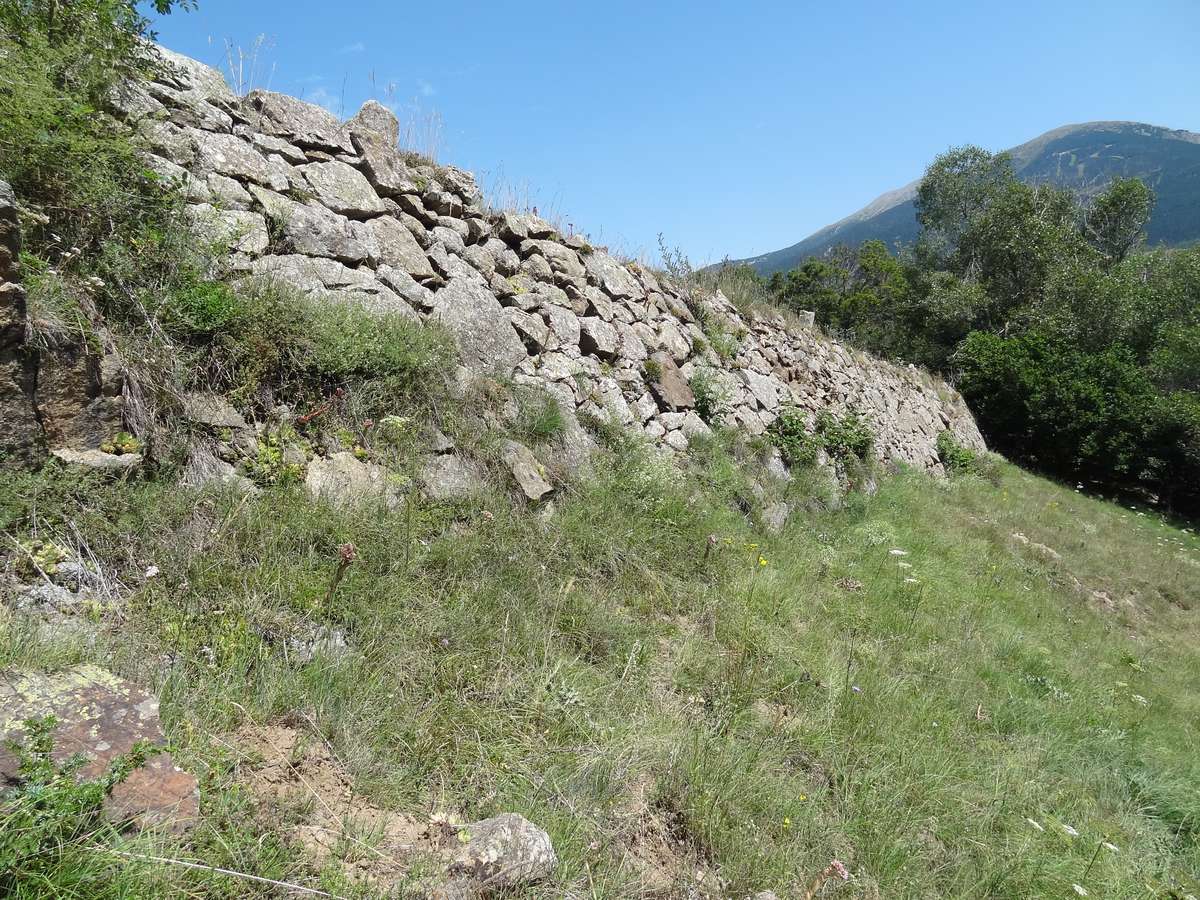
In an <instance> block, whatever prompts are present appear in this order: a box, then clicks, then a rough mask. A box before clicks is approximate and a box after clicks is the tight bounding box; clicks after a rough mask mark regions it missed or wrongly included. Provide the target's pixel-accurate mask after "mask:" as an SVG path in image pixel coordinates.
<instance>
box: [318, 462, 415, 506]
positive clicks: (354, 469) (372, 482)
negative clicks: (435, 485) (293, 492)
mask: <svg viewBox="0 0 1200 900" xmlns="http://www.w3.org/2000/svg"><path fill="white" fill-rule="evenodd" d="M304 486H305V487H306V488H308V493H309V495H310V496H311V497H312V498H313V499H314V500H326V501H328V502H330V503H332V504H334V505H335V506H354V505H357V504H362V503H369V502H372V501H382V502H383V503H384V505H385V506H387V507H388V509H394V508H395V507H396V506H398V505H399V504H400V492H399V490H397V488H396V486H395V485H394V484H392V482H391V481H390V479H389V477H388V471H387V469H385V468H383V466H379V465H376V464H375V463H368V462H363V461H362V460H360V459H357V458H356V457H355V456H354V454H353V453H351V452H349V451H348V450H344V451H342V452H341V453H334V454H333V455H332V456H328V457H325V458H320V457H318V458H317V459H314V460H313V461H312V462H310V463H309V464H308V472H307V473H306V474H305V477H304Z"/></svg>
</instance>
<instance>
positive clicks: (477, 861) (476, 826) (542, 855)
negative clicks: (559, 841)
mask: <svg viewBox="0 0 1200 900" xmlns="http://www.w3.org/2000/svg"><path fill="white" fill-rule="evenodd" d="M458 836H459V839H460V840H461V841H462V842H463V844H462V847H461V848H459V850H458V852H457V853H456V854H455V856H454V860H453V862H451V863H450V866H449V873H450V874H451V875H453V876H459V877H466V878H470V879H471V880H473V881H475V882H477V883H478V884H479V885H480V886H481V887H484V888H486V889H487V890H489V891H496V890H504V889H506V888H516V887H521V886H522V885H527V884H531V883H533V882H536V881H540V880H541V879H543V878H545V877H546V876H548V875H549V874H550V873H551V872H553V871H554V867H555V866H556V865H557V864H558V857H557V856H556V855H555V853H554V847H553V845H552V844H551V843H550V835H548V834H547V833H546V832H545V831H543V830H542V829H540V828H538V827H537V826H536V825H534V824H533V823H532V822H530V821H529V820H528V819H526V818H525V817H524V816H520V815H517V814H516V813H502V814H501V815H498V816H496V817H494V818H491V819H484V820H483V821H481V822H472V823H471V824H470V825H466V826H464V827H462V828H461V829H459V833H458Z"/></svg>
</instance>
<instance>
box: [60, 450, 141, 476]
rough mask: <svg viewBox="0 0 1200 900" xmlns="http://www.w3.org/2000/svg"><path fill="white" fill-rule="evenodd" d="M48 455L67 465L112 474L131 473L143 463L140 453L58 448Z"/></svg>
mask: <svg viewBox="0 0 1200 900" xmlns="http://www.w3.org/2000/svg"><path fill="white" fill-rule="evenodd" d="M50 453H51V455H52V456H54V457H55V458H57V459H59V460H61V461H62V462H64V463H66V464H67V465H70V466H79V467H81V468H84V469H95V470H97V471H100V472H111V473H113V474H121V473H124V472H132V471H133V470H134V469H136V468H137V467H138V466H140V465H141V464H142V461H143V460H142V454H140V453H120V454H117V453H105V452H104V451H103V450H73V449H71V448H70V447H58V448H57V449H54V450H51V451H50Z"/></svg>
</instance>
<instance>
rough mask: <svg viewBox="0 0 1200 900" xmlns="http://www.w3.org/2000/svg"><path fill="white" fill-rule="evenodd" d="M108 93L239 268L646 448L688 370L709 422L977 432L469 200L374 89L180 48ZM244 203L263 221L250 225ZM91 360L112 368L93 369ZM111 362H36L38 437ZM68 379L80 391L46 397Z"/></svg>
mask: <svg viewBox="0 0 1200 900" xmlns="http://www.w3.org/2000/svg"><path fill="white" fill-rule="evenodd" d="M113 105H114V107H115V108H116V110H117V111H118V112H120V113H121V114H123V115H125V116H126V117H127V118H128V119H129V120H130V121H131V122H135V123H136V129H137V131H136V133H137V139H138V140H139V141H142V142H143V143H144V144H145V149H146V151H147V152H148V153H150V154H152V155H153V156H154V159H155V160H156V162H154V164H153V166H152V167H153V168H154V170H155V171H161V172H163V173H165V175H166V176H168V177H171V178H172V179H174V180H178V181H180V182H181V183H182V184H184V187H185V190H186V191H187V192H188V193H189V196H190V198H191V202H192V203H193V204H196V205H197V207H198V208H205V207H203V204H208V205H209V207H211V208H212V209H213V210H214V211H217V212H218V213H219V215H220V217H221V218H220V224H221V226H222V227H227V228H233V227H235V226H238V225H248V226H250V227H249V228H248V230H247V231H246V232H245V234H244V235H243V236H239V239H238V241H237V244H238V247H237V250H238V251H239V252H238V254H237V265H236V269H237V271H238V272H239V273H248V274H251V275H259V276H261V275H269V276H271V277H276V278H282V279H285V280H287V281H289V282H291V283H293V284H296V285H297V286H298V287H299V289H301V290H303V291H306V292H308V293H313V294H318V293H320V294H325V295H327V296H328V297H329V298H330V300H331V301H335V302H355V303H359V304H361V305H363V306H364V307H366V308H368V309H371V310H387V311H391V312H401V313H403V314H405V315H409V316H411V317H412V318H414V319H421V320H423V321H426V320H433V321H436V322H440V323H441V324H442V325H444V326H445V327H446V328H447V329H448V330H449V331H450V332H451V334H452V335H453V336H454V337H455V338H456V340H457V342H458V345H459V348H460V350H461V356H462V359H461V362H462V364H463V365H464V366H465V367H466V370H467V371H468V372H469V374H471V375H473V376H476V377H478V376H491V375H501V376H503V377H510V376H513V375H519V376H521V377H523V378H528V379H531V380H532V381H531V383H534V384H536V383H540V384H541V385H542V386H543V387H545V388H547V389H554V390H555V391H560V392H561V402H562V404H563V408H564V413H567V414H569V418H570V419H571V420H574V417H575V415H576V414H577V413H581V412H586V413H590V414H598V415H605V416H612V417H614V419H615V420H616V421H618V422H620V423H622V424H624V425H627V426H628V427H630V428H632V429H634V430H635V431H639V432H640V433H641V434H642V435H643V436H644V437H645V438H646V439H647V440H648V441H650V442H651V443H653V444H655V445H656V446H658V447H662V448H668V449H670V450H672V451H682V450H684V449H686V447H687V445H688V441H689V440H690V439H691V438H693V437H695V436H696V435H699V434H703V433H705V431H706V430H707V427H708V426H707V425H706V424H705V423H701V422H699V419H698V418H697V417H696V416H694V415H693V416H691V417H690V418H689V417H688V416H687V415H686V413H688V412H689V411H690V410H692V409H694V406H695V396H694V392H693V391H692V390H691V387H690V382H691V380H692V379H693V378H694V377H695V376H696V373H697V372H700V371H707V372H711V373H712V375H713V376H714V377H717V378H718V379H719V380H720V381H721V382H722V383H723V384H724V385H725V387H726V388H727V389H728V394H729V399H728V403H727V406H726V411H725V413H724V414H723V416H722V419H721V421H720V422H717V423H714V424H720V425H729V426H735V427H738V428H741V429H743V430H744V431H746V432H747V433H749V434H761V433H762V432H763V431H765V430H766V429H767V428H768V427H769V426H770V424H771V422H773V421H774V420H775V418H776V417H777V416H778V415H780V413H781V411H782V410H784V409H785V408H788V407H796V408H798V409H800V410H801V411H803V412H805V413H807V414H809V415H810V417H811V415H812V414H815V413H817V412H819V411H821V410H830V411H832V412H834V413H836V414H842V413H845V412H847V411H850V410H853V411H856V412H858V413H859V414H860V415H862V416H863V418H864V419H865V421H866V422H867V423H868V424H869V426H870V427H871V430H872V432H873V434H874V436H875V448H876V453H877V455H878V456H879V458H880V459H881V460H885V461H887V460H897V461H902V462H905V463H907V464H909V465H913V466H916V467H918V468H922V469H925V470H928V471H932V472H940V471H941V465H940V462H939V460H938V456H937V451H936V441H937V436H938V434H939V433H940V432H941V431H943V430H950V431H951V432H953V434H954V436H955V438H956V439H957V440H958V441H959V442H960V443H961V444H963V445H964V446H967V447H970V448H972V449H976V450H978V449H983V446H984V445H983V440H982V438H981V436H980V434H979V431H978V429H977V428H976V426H975V422H974V420H973V419H972V417H971V415H970V413H969V411H968V410H967V408H966V405H965V404H964V402H963V400H962V398H961V397H960V396H959V395H958V394H957V393H956V392H955V391H953V390H952V389H951V388H950V387H949V386H947V385H946V384H945V383H944V382H941V381H939V380H937V379H935V378H932V377H930V376H928V375H927V374H925V373H922V372H920V371H918V370H917V369H915V368H912V367H905V366H898V365H893V364H890V363H886V362H883V361H881V360H878V359H874V358H872V357H869V356H867V355H865V354H863V353H860V352H857V351H854V350H852V349H850V348H849V347H846V346H845V345H842V344H839V343H838V342H836V341H833V340H830V339H828V338H826V337H824V336H823V335H821V334H820V333H819V332H818V331H817V330H816V329H813V328H809V327H804V326H798V327H797V326H795V325H794V324H789V323H788V321H785V319H784V318H783V316H782V315H779V314H772V313H770V312H767V313H762V312H759V313H755V314H752V315H743V314H742V313H741V312H739V311H738V309H737V308H736V307H735V306H734V305H733V304H732V303H731V302H730V301H729V299H728V298H726V297H725V296H724V295H723V294H722V293H721V292H720V291H717V292H715V293H714V294H712V295H711V296H708V297H687V296H685V293H684V292H683V291H682V290H680V289H679V288H678V287H677V286H676V285H674V284H673V283H672V282H671V280H670V279H669V278H667V277H665V276H663V277H659V276H657V275H655V274H654V273H652V272H649V271H647V270H645V269H643V268H641V267H640V266H638V265H636V264H634V263H625V262H622V261H621V260H620V259H618V258H617V257H615V256H613V255H612V254H611V253H609V252H608V251H607V250H605V249H604V248H602V247H593V246H592V245H591V244H590V243H589V242H588V241H587V240H585V239H584V238H583V237H581V236H579V235H574V234H572V235H569V236H563V235H562V234H561V233H559V232H558V231H557V229H556V228H555V227H554V226H553V225H552V224H550V223H549V222H547V221H545V220H544V219H542V218H540V217H538V216H537V215H529V214H521V213H517V212H511V211H506V212H499V213H490V212H487V211H486V210H485V208H484V207H483V206H482V204H481V203H480V196H479V189H478V186H477V185H476V184H475V180H474V178H473V177H472V176H471V175H470V174H469V173H467V172H463V171H462V170H459V169H455V168H453V167H451V166H442V165H434V164H421V163H419V162H414V161H413V160H412V158H411V157H406V156H405V155H404V154H402V153H401V152H400V151H399V150H398V148H397V146H396V136H397V124H396V121H395V117H394V116H392V115H391V113H389V112H388V111H387V110H386V109H385V108H383V107H382V106H380V105H379V104H374V103H368V104H366V105H365V106H364V107H363V108H362V109H361V110H359V112H358V113H357V114H356V115H355V116H354V117H353V118H352V119H351V120H350V121H348V122H346V123H342V122H339V121H338V120H337V119H336V118H335V117H334V116H332V115H331V114H330V113H329V112H328V111H326V110H324V109H322V108H320V107H318V106H315V105H313V104H308V103H304V102H302V101H300V100H297V99H295V98H292V97H287V96H285V95H282V94H274V93H270V92H265V91H254V92H252V93H251V94H250V95H249V96H247V97H246V98H245V99H244V100H241V101H238V100H237V98H235V97H233V96H232V92H230V91H229V90H228V88H227V87H226V86H225V85H224V82H223V80H222V79H221V76H220V74H219V73H217V72H215V71H214V70H211V69H209V68H207V67H203V66H200V64H198V63H194V62H191V61H186V60H180V61H179V72H178V73H176V74H174V75H171V76H168V77H166V78H164V79H163V80H161V81H160V82H159V83H156V84H147V85H146V86H145V90H144V91H141V92H138V91H132V92H129V93H128V95H126V96H124V97H122V98H120V99H119V100H118V101H115V102H114V104H113ZM300 198H308V199H307V202H298V201H299V199H300ZM258 217H261V221H262V222H263V223H264V224H265V223H269V224H266V227H265V234H266V236H267V237H268V238H269V240H266V241H264V228H263V227H262V226H260V224H259V222H260V219H259V218H258ZM363 220H365V221H363ZM9 280H10V281H11V279H9ZM10 296H11V292H10ZM700 307H703V312H704V317H705V318H706V320H709V321H712V322H714V323H717V324H718V325H719V326H720V327H721V329H722V330H723V331H725V332H727V333H728V334H731V335H737V336H738V343H737V352H736V354H735V355H734V356H733V358H732V359H729V358H725V357H721V356H719V355H717V354H716V353H715V352H714V351H713V350H712V348H711V347H710V346H709V343H708V342H707V341H701V340H699V338H702V337H703V332H702V331H701V329H700V328H699V326H698V325H697V323H696V318H697V317H696V315H695V312H696V310H697V309H698V308H700ZM6 308H7V310H8V311H9V312H8V313H7V320H12V319H13V316H14V315H15V316H16V317H17V318H18V319H19V318H20V314H19V312H13V311H14V310H16V309H17V306H16V305H15V304H13V303H11V302H10V303H8V305H7V307H6ZM10 333H11V332H10ZM648 358H649V359H650V360H652V361H653V362H654V363H655V365H654V366H653V367H652V366H650V364H649V362H648V361H647V360H648ZM13 359H14V357H13V356H12V355H11V353H10V354H9V356H7V357H2V356H0V366H7V367H6V368H0V372H3V373H7V374H6V375H5V380H2V381H0V390H2V391H4V393H3V394H0V396H4V397H9V398H11V397H19V396H20V393H21V391H20V390H19V389H14V388H13V385H19V384H20V383H21V379H20V372H19V371H16V370H14V368H13V362H12V361H13ZM103 367H107V369H108V370H109V371H110V372H114V373H116V375H117V377H116V378H115V379H114V380H112V381H105V380H104V379H103V378H102V377H99V374H98V369H100V368H103ZM648 368H649V369H650V372H647V369H648ZM56 369H57V371H59V373H60V374H55V370H56ZM14 371H15V372H16V374H13V373H14ZM119 372H120V370H119V367H114V365H113V364H112V362H111V360H109V361H106V360H105V359H104V358H95V357H94V356H93V357H89V358H86V359H85V358H83V357H82V356H81V354H80V353H79V352H75V354H74V355H73V356H72V355H71V353H68V354H67V358H66V359H65V360H62V361H58V360H56V361H55V366H52V367H50V368H49V369H48V370H47V372H46V374H45V376H44V377H43V375H42V374H41V373H40V372H39V374H38V377H37V379H36V382H35V383H36V384H37V386H38V392H39V394H40V393H42V390H43V386H44V388H45V391H46V396H47V399H48V400H49V402H48V404H47V406H48V407H49V415H42V419H43V421H45V422H47V423H49V424H48V425H47V427H46V429H45V430H46V435H45V436H46V437H48V439H49V445H50V446H70V447H74V448H94V447H96V446H98V439H100V438H101V432H103V431H104V430H105V429H109V428H114V427H119V424H120V418H121V417H120V413H121V406H120V404H119V402H117V401H119V399H120V398H119V397H118V396H117V394H118V393H119V392H120V391H119V388H120V385H121V380H120V378H119ZM25 383H28V379H27V380H26V382H25ZM80 391H83V392H84V393H85V394H86V395H87V399H86V401H85V402H83V403H80V402H75V405H74V407H72V406H71V405H70V404H69V403H66V402H65V398H66V397H68V396H72V395H74V394H77V393H78V392H80ZM88 392H90V393H88ZM556 396H560V395H559V394H556ZM5 402H6V403H7V404H8V405H9V406H10V407H11V406H13V401H12V400H7V401H5ZM34 402H35V409H38V412H39V414H41V413H42V410H41V408H40V405H39V403H38V398H37V397H35V398H34ZM19 406H20V404H19V403H17V404H16V406H15V407H13V408H19ZM55 408H57V409H58V410H59V412H57V413H56V411H55ZM85 413H86V414H85ZM14 421H15V420H14ZM88 423H90V424H88ZM52 429H57V430H58V431H59V432H61V433H62V434H63V435H64V437H63V438H62V439H61V440H60V439H56V438H54V437H53V436H51V435H50V431H51V430H52ZM110 436H111V433H110V434H104V435H103V436H102V437H103V438H108V437H110ZM583 443H584V442H580V446H581V447H582V446H583ZM547 462H548V463H549V464H552V465H555V466H556V465H557V464H558V460H557V459H549V460H547ZM784 474H786V471H785V472H784Z"/></svg>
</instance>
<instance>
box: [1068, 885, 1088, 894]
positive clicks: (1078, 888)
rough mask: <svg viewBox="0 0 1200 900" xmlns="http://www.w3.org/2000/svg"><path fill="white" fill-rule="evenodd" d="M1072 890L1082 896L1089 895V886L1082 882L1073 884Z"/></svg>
mask: <svg viewBox="0 0 1200 900" xmlns="http://www.w3.org/2000/svg"><path fill="white" fill-rule="evenodd" d="M1071 890H1073V891H1074V892H1075V893H1077V894H1078V895H1079V896H1080V897H1086V896H1087V895H1088V892H1087V888H1085V887H1084V886H1083V885H1082V884H1072V885H1071Z"/></svg>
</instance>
